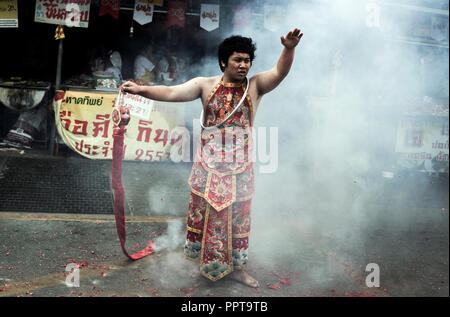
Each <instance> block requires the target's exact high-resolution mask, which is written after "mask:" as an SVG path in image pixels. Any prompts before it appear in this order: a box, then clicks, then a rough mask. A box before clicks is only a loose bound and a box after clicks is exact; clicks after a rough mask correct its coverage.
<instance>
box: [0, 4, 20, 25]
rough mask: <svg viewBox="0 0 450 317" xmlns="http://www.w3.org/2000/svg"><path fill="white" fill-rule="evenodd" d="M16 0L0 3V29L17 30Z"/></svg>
mask: <svg viewBox="0 0 450 317" xmlns="http://www.w3.org/2000/svg"><path fill="white" fill-rule="evenodd" d="M18 27H19V18H18V8H17V0H1V1H0V28H18Z"/></svg>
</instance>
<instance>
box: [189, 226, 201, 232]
mask: <svg viewBox="0 0 450 317" xmlns="http://www.w3.org/2000/svg"><path fill="white" fill-rule="evenodd" d="M186 228H187V230H189V231H191V232H193V233H199V234H201V233H202V230H200V229H194V228H192V227H189V226H188V225H186Z"/></svg>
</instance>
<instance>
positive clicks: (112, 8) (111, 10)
mask: <svg viewBox="0 0 450 317" xmlns="http://www.w3.org/2000/svg"><path fill="white" fill-rule="evenodd" d="M119 11H120V0H102V1H101V2H100V12H99V14H98V15H99V16H102V15H105V14H110V15H111V16H112V17H113V18H114V19H116V20H118V19H119Z"/></svg>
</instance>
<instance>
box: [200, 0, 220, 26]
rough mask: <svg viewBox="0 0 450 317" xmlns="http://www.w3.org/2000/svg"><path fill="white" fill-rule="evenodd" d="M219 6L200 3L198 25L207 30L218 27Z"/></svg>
mask: <svg viewBox="0 0 450 317" xmlns="http://www.w3.org/2000/svg"><path fill="white" fill-rule="evenodd" d="M219 16H220V6H219V5H218V4H204V3H202V5H201V9H200V27H201V28H203V29H205V30H206V31H208V32H211V31H212V30H215V29H217V28H218V27H219Z"/></svg>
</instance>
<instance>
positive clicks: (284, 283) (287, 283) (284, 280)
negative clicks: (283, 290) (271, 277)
mask: <svg viewBox="0 0 450 317" xmlns="http://www.w3.org/2000/svg"><path fill="white" fill-rule="evenodd" d="M280 283H281V284H283V285H291V281H290V280H288V279H280Z"/></svg>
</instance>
